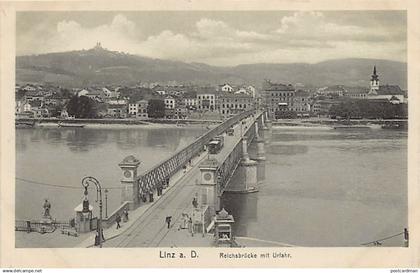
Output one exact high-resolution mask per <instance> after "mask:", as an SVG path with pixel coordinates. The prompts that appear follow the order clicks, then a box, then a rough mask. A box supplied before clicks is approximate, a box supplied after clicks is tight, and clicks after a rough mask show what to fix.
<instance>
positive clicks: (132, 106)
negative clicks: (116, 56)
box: [15, 66, 407, 121]
mask: <svg viewBox="0 0 420 273" xmlns="http://www.w3.org/2000/svg"><path fill="white" fill-rule="evenodd" d="M366 77H369V75H367V76H366ZM15 98H16V107H15V109H16V119H17V121H19V120H20V119H87V118H89V119H136V120H151V119H165V120H174V119H175V120H181V119H191V120H223V119H227V118H229V117H232V116H234V115H236V114H238V113H240V112H243V111H247V110H250V109H260V108H265V109H267V111H268V113H269V116H270V117H272V118H274V119H294V118H309V117H318V118H333V119H335V118H346V119H350V118H351V119H357V118H359V119H360V118H373V119H393V118H394V119H401V118H402V119H406V118H407V90H402V89H401V88H400V87H399V86H398V85H391V84H384V85H382V84H380V80H379V73H378V72H377V68H376V66H374V67H373V72H372V75H371V76H370V86H362V87H354V86H343V85H332V86H322V87H310V88H305V86H304V85H303V84H301V83H294V84H290V83H275V82H272V81H270V80H265V81H264V82H263V83H262V84H261V87H257V86H253V85H251V84H243V85H234V84H229V83H223V84H220V85H217V86H212V85H210V84H208V85H198V84H180V83H177V82H166V83H161V82H140V83H138V84H137V85H135V86H120V85H118V86H117V85H116V86H112V85H106V86H89V87H85V88H71V89H70V88H65V87H60V86H54V85H48V84H33V83H28V84H16V87H15Z"/></svg>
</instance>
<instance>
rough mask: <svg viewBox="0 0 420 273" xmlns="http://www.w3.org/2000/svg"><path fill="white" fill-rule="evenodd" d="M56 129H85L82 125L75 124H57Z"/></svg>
mask: <svg viewBox="0 0 420 273" xmlns="http://www.w3.org/2000/svg"><path fill="white" fill-rule="evenodd" d="M58 127H62V128H83V127H85V125H84V124H77V123H64V122H59V123H58Z"/></svg>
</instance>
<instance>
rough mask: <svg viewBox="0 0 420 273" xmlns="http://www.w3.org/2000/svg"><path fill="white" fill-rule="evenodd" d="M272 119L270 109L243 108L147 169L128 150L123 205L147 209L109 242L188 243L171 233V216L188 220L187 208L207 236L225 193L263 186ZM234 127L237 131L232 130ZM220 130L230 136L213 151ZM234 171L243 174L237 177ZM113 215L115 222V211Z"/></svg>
mask: <svg viewBox="0 0 420 273" xmlns="http://www.w3.org/2000/svg"><path fill="white" fill-rule="evenodd" d="M269 124H270V122H269V121H268V120H267V115H266V112H262V111H256V110H251V111H246V112H242V113H240V114H238V115H236V116H233V117H231V118H230V119H228V120H225V121H224V122H223V123H221V124H219V125H218V126H216V127H215V128H213V129H211V130H209V131H207V132H206V133H205V134H203V135H202V136H201V137H199V138H197V139H196V140H195V141H194V142H193V143H191V144H189V145H187V146H186V147H184V148H183V149H181V150H180V151H178V152H177V153H176V154H174V155H172V156H171V157H169V158H167V159H165V160H163V161H162V162H160V163H158V164H157V165H155V166H154V167H152V168H151V169H149V170H148V171H146V172H144V173H142V174H138V170H137V169H138V166H139V165H140V164H141V162H140V160H139V159H137V158H135V157H134V156H132V155H130V156H127V157H126V158H125V159H124V160H123V161H122V162H121V163H120V164H119V167H120V168H121V170H122V179H121V184H122V185H123V188H122V193H121V198H122V205H121V208H124V209H127V208H129V209H130V211H132V212H131V215H137V214H136V213H137V211H141V213H139V214H138V217H137V216H136V217H134V218H135V220H133V221H134V222H132V223H131V225H130V227H129V228H127V229H126V230H124V232H122V233H121V234H119V235H118V236H115V238H107V240H106V241H105V242H104V247H157V246H173V245H179V244H181V245H182V243H183V242H178V243H177V242H174V240H173V238H172V239H171V238H170V237H171V236H170V235H168V234H169V231H170V230H169V228H168V227H167V226H166V224H167V223H165V219H166V217H168V216H170V217H172V219H171V220H172V223H178V222H182V219H183V217H184V216H185V213H186V212H188V214H189V215H190V216H191V220H190V221H192V222H193V223H192V225H193V226H195V227H197V228H198V231H200V233H202V235H203V237H204V234H205V233H206V232H208V231H210V230H211V229H212V225H213V224H214V222H212V220H213V219H214V216H215V215H216V214H217V213H218V212H219V211H220V210H221V209H222V207H221V197H222V195H223V193H225V192H240V193H251V192H255V191H258V183H257V182H258V175H259V169H258V166H259V162H263V161H265V155H264V153H265V152H264V138H263V136H264V131H267V130H268V127H269V126H270V125H269ZM231 128H233V133H232V132H230V133H229V134H228V133H227V132H228V130H229V129H231ZM220 135H222V136H224V145H223V147H222V149H221V150H220V151H219V152H218V153H216V154H210V153H209V152H208V147H207V145H208V144H209V142H210V141H211V140H212V139H213V138H214V137H216V136H220ZM253 141H254V142H256V143H257V152H256V156H254V157H253V158H252V159H251V158H250V156H249V153H248V147H249V145H250V144H251V142H253ZM234 176H235V177H239V179H232V177H234ZM233 180H235V182H233ZM193 199H195V201H194V202H195V204H194V203H193V202H192V200H193ZM121 212H122V209H117V210H116V212H115V213H114V214H119V213H121ZM107 220H108V222H109V220H111V223H113V221H112V220H115V215H114V216H113V215H111V216H110V217H108V219H107ZM198 231H197V230H196V232H198ZM176 237H179V238H182V236H181V237H180V236H176ZM196 237H198V236H196ZM181 240H183V239H181ZM198 241H199V240H198ZM196 242H197V240H196ZM199 245H200V244H199ZM204 246H205V245H204Z"/></svg>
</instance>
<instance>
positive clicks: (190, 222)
mask: <svg viewBox="0 0 420 273" xmlns="http://www.w3.org/2000/svg"><path fill="white" fill-rule="evenodd" d="M188 226H189V229H190V232H191V237H194V225H193V222H192V218H191V217H190V219H188Z"/></svg>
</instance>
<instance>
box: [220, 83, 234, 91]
mask: <svg viewBox="0 0 420 273" xmlns="http://www.w3.org/2000/svg"><path fill="white" fill-rule="evenodd" d="M219 90H220V91H223V92H232V91H233V87H232V86H231V85H229V84H227V83H225V84H222V85H220V86H219Z"/></svg>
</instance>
